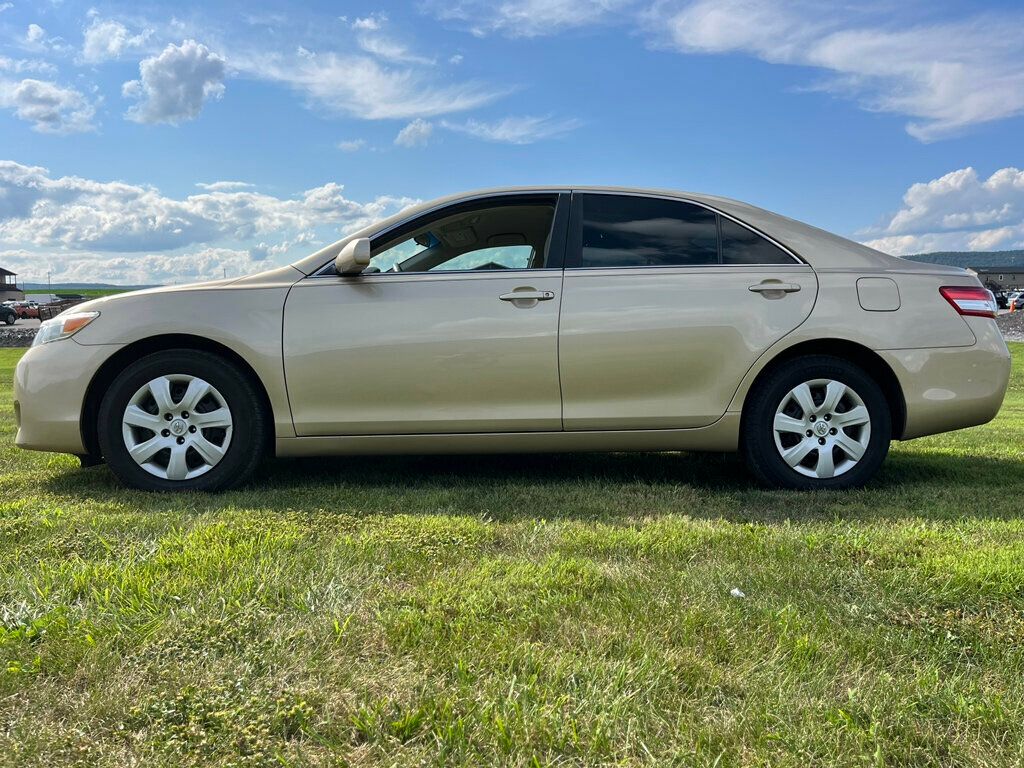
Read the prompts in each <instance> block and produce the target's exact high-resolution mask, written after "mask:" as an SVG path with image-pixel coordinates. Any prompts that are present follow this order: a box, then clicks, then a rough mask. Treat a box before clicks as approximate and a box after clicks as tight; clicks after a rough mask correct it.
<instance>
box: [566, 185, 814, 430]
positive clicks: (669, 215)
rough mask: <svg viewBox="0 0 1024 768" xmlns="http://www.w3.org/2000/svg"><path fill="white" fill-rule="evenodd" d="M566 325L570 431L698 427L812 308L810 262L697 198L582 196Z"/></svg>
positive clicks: (569, 266)
mask: <svg viewBox="0 0 1024 768" xmlns="http://www.w3.org/2000/svg"><path fill="white" fill-rule="evenodd" d="M570 232H571V234H570V239H569V246H568V248H567V253H566V271H565V280H564V284H563V289H562V290H563V297H562V318H561V334H560V341H559V347H560V351H559V354H560V363H561V376H562V397H563V422H564V427H565V429H566V430H619V429H625V430H628V429H675V428H689V427H701V426H706V425H708V424H711V423H713V422H714V421H716V420H717V419H719V418H720V417H721V416H722V415H723V414H724V413H725V410H726V408H727V407H728V405H729V402H730V401H731V400H732V397H733V394H734V393H735V392H736V388H737V387H738V385H739V383H740V380H741V379H742V378H743V375H744V374H745V373H746V372H747V370H749V368H750V366H751V365H753V363H754V361H755V360H756V359H757V358H758V356H760V355H761V354H762V353H763V352H764V351H765V350H766V349H768V347H770V346H771V345H772V344H774V343H775V342H776V341H778V340H779V339H780V338H782V337H783V336H785V335H786V334H787V333H789V332H790V331H792V330H793V329H794V328H796V327H797V326H798V325H799V324H800V323H801V322H803V320H804V319H805V318H806V317H807V315H808V314H810V311H811V308H812V307H813V306H814V298H815V294H816V293H817V280H816V278H815V275H814V272H813V270H812V269H811V268H810V267H809V266H807V265H806V264H803V263H801V262H799V261H798V260H797V259H796V258H794V257H793V256H792V255H791V254H789V253H788V252H787V251H785V250H783V249H782V248H780V247H778V246H777V245H775V244H774V243H772V242H771V241H769V240H768V239H766V238H764V237H762V236H761V235H759V234H758V233H756V232H754V231H752V230H750V229H749V228H747V227H745V226H743V225H742V224H740V223H738V222H735V221H733V220H732V219H730V218H728V217H726V216H723V215H721V214H718V213H716V212H715V211H712V210H709V209H708V208H705V207H703V206H700V205H697V204H695V203H689V202H685V201H681V200H674V199H666V198H658V197H647V196H641V195H612V194H594V193H590V194H574V195H573V205H572V222H571V224H570Z"/></svg>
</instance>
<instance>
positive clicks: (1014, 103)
mask: <svg viewBox="0 0 1024 768" xmlns="http://www.w3.org/2000/svg"><path fill="white" fill-rule="evenodd" d="M854 8H855V6H851V5H849V4H848V3H845V2H841V0H826V1H825V2H810V1H809V0H798V1H797V2H783V0H696V1H695V2H689V3H685V4H684V5H683V6H682V7H679V6H678V5H676V4H671V3H662V4H657V5H656V6H654V9H653V10H652V11H651V12H650V13H649V15H648V26H649V28H650V29H651V30H653V31H654V34H655V35H656V36H657V37H658V38H659V39H661V40H662V41H663V42H666V43H667V44H668V45H670V46H672V47H674V48H676V49H677V50H679V51H681V52H684V53H712V54H720V53H746V54H749V55H752V56H756V57H757V58H760V59H763V60H764V61H768V62H771V63H776V64H788V65H797V66H805V67H815V68H818V69H820V70H822V71H824V72H827V73H831V77H829V78H828V79H826V80H825V81H824V82H821V83H818V84H816V85H814V86H812V88H815V89H819V90H824V91H828V92H832V93H835V94H838V95H841V96H848V97H852V98H855V99H858V100H859V101H860V102H861V104H862V105H863V106H864V107H865V108H866V109H869V110H872V111H878V112H891V113H895V114H901V115H909V116H911V117H912V118H913V119H912V121H911V122H909V123H908V124H907V131H908V132H909V133H910V134H911V135H913V136H914V137H916V138H918V139H920V140H922V141H933V140H936V139H940V138H943V137H946V136H950V135H955V134H957V133H959V132H962V131H963V129H964V128H966V127H967V126H970V125H975V124H978V123H984V122H987V121H991V120H998V119H1001V118H1006V117H1010V116H1012V115H1017V114H1020V113H1022V112H1024V37H1022V36H1021V35H1020V33H1019V30H1020V29H1021V24H1022V23H1024V16H1020V15H1016V16H997V15H994V14H993V15H987V16H980V15H979V16H972V17H969V18H966V19H964V20H960V21H952V22H948V23H943V24H934V23H931V24H915V23H913V21H912V20H910V19H905V18H900V17H898V14H897V11H899V10H900V8H899V6H893V7H887V6H886V5H885V4H881V5H877V6H871V5H865V6H861V7H856V8H857V9H856V10H854Z"/></svg>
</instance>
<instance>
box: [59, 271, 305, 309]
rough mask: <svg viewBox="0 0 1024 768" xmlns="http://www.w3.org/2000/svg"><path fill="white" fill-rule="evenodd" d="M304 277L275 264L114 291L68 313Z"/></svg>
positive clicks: (281, 283) (288, 282)
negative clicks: (249, 272)
mask: <svg viewBox="0 0 1024 768" xmlns="http://www.w3.org/2000/svg"><path fill="white" fill-rule="evenodd" d="M302 277H303V275H302V273H301V272H299V271H298V270H296V269H294V268H293V267H288V266H286V267H275V268H274V269H268V270H266V271H264V272H257V273H256V274H254V275H246V276H244V277H228V278H222V279H219V280H206V281H203V282H198V283H185V284H182V285H162V286H159V287H157V288H143V289H142V290H138V291H125V292H124V293H115V294H113V295H111V296H101V297H99V298H96V299H91V300H89V301H86V302H83V303H81V304H75V305H74V306H73V307H69V308H68V309H66V310H65V312H103V310H104V309H108V308H111V307H115V306H121V305H123V304H125V303H128V302H141V303H142V304H141V305H142V306H145V302H146V300H147V299H149V298H156V297H164V296H165V295H166V294H174V293H198V292H203V291H223V290H231V289H233V288H250V289H251V288H270V287H275V286H287V285H291V284H292V283H294V282H295V281H296V280H299V279H301V278H302Z"/></svg>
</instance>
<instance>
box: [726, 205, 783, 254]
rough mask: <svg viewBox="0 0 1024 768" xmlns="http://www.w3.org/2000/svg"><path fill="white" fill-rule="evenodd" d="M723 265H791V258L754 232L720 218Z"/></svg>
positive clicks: (729, 220)
mask: <svg viewBox="0 0 1024 768" xmlns="http://www.w3.org/2000/svg"><path fill="white" fill-rule="evenodd" d="M722 263H723V264H792V263H793V257H792V256H790V255H789V254H788V253H786V252H785V251H784V250H782V249H781V248H779V247H778V246H775V245H772V244H771V243H770V242H769V241H767V240H765V239H764V238H763V237H761V236H760V235H759V234H757V233H756V232H751V231H750V230H749V229H747V228H746V227H741V226H740V225H739V224H737V223H736V222H735V221H732V220H731V219H727V218H725V217H724V216H723V217H722Z"/></svg>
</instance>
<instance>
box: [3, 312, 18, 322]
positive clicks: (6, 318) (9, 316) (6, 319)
mask: <svg viewBox="0 0 1024 768" xmlns="http://www.w3.org/2000/svg"><path fill="white" fill-rule="evenodd" d="M17 319H18V316H17V315H15V314H14V313H13V312H8V313H6V314H5V315H4V322H5V323H7V324H8V325H14V321H15V320H17Z"/></svg>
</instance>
